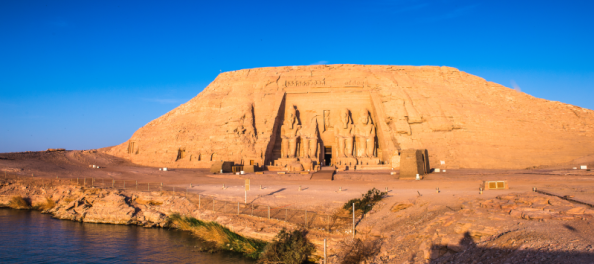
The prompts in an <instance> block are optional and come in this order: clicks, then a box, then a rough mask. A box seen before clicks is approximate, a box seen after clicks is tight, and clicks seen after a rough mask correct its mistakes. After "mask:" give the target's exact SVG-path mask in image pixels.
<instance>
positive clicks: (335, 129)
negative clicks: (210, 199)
mask: <svg viewBox="0 0 594 264" xmlns="http://www.w3.org/2000/svg"><path fill="white" fill-rule="evenodd" d="M405 149H426V150H428V153H429V157H428V158H429V161H430V162H431V164H430V166H431V167H435V168H437V167H442V168H527V167H533V166H541V165H554V164H561V163H567V162H570V161H573V160H576V159H579V158H583V157H586V156H588V155H593V154H594V111H592V110H588V109H584V108H580V107H577V106H573V105H568V104H563V103H560V102H554V101H547V100H544V99H538V98H535V97H532V96H530V95H528V94H525V93H522V92H518V91H515V90H513V89H510V88H507V87H504V86H502V85H499V84H496V83H492V82H488V81H486V80H484V79H482V78H480V77H477V76H474V75H471V74H468V73H465V72H461V71H459V70H457V69H454V68H450V67H433V66H423V67H416V66H367V65H316V66H292V67H271V68H257V69H246V70H238V71H232V72H225V73H221V74H220V75H219V76H218V77H217V78H216V79H215V80H214V81H213V82H212V83H211V84H210V85H209V86H208V87H206V88H205V89H204V91H202V92H201V93H199V94H198V95H197V96H196V97H195V98H193V99H191V100H190V101H189V102H187V103H185V104H182V105H180V106H179V107H177V108H175V109H174V110H172V111H170V112H169V113H167V114H165V115H163V116H161V117H159V118H157V119H155V120H153V121H152V122H150V123H148V124H146V125H145V126H144V127H142V128H140V129H139V130H138V131H136V132H135V133H134V135H133V136H132V137H131V138H130V139H129V140H128V141H127V142H124V143H123V144H121V145H118V146H114V147H109V148H105V149H102V151H104V152H106V153H109V154H112V155H116V156H119V157H123V158H125V159H128V160H130V161H131V162H133V163H137V164H141V165H147V166H155V167H179V168H208V167H210V166H211V164H212V163H213V162H214V161H232V162H235V163H238V164H244V165H258V166H260V167H262V168H269V169H281V170H288V171H300V170H312V169H316V168H317V167H316V166H320V165H332V166H336V167H343V168H351V169H381V168H394V167H398V164H399V159H400V155H401V153H402V151H403V150H405Z"/></svg>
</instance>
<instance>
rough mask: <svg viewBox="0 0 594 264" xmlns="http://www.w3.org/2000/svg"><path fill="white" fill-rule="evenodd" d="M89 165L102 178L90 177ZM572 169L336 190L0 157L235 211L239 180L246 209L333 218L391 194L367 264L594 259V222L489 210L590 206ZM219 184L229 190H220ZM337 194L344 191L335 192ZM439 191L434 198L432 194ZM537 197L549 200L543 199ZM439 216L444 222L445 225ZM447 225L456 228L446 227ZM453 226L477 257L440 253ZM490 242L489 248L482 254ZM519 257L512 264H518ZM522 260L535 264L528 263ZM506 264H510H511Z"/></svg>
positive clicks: (350, 177)
mask: <svg viewBox="0 0 594 264" xmlns="http://www.w3.org/2000/svg"><path fill="white" fill-rule="evenodd" d="M581 162H582V163H584V164H583V165H588V167H589V168H592V167H594V160H584V161H581ZM93 164H94V165H98V166H100V167H101V169H92V168H89V165H93ZM575 166H576V164H567V165H564V166H556V167H549V168H538V169H530V170H528V169H525V170H473V169H458V170H453V169H450V170H447V172H446V173H432V174H429V175H427V176H426V177H425V179H423V180H421V181H410V180H398V179H397V176H393V175H390V172H389V171H365V172H348V171H347V172H338V173H337V174H336V175H335V176H334V180H333V181H327V180H326V181H322V180H309V178H310V175H309V174H285V175H279V174H277V173H276V172H265V174H246V175H234V174H230V173H226V174H210V173H209V171H208V170H207V169H171V170H170V171H167V172H164V171H159V170H158V168H153V167H145V166H138V165H134V164H131V163H129V162H127V161H125V160H122V159H120V158H116V157H113V156H109V155H105V154H101V153H93V152H83V151H67V152H27V153H3V154H0V170H2V171H7V172H8V173H11V174H19V175H22V176H32V175H34V176H35V177H44V178H55V177H60V178H76V177H79V178H96V179H115V180H124V179H125V180H137V181H142V182H155V183H161V182H162V183H163V184H167V185H174V186H178V187H180V188H188V187H189V185H190V183H191V184H192V186H193V187H192V188H189V189H190V190H192V191H193V192H197V193H201V194H205V195H212V196H216V197H218V198H220V199H223V200H228V201H235V202H239V201H243V200H244V195H245V192H244V179H246V178H249V179H250V180H251V190H250V191H249V192H248V201H254V200H255V201H256V202H257V203H259V204H267V205H271V206H283V207H287V208H295V209H308V210H313V211H318V212H326V213H330V212H336V211H339V210H340V208H341V207H342V205H343V204H344V203H345V202H347V201H348V200H350V199H352V198H358V197H360V196H361V194H363V193H366V192H367V191H368V190H369V189H371V188H374V187H375V188H377V189H380V190H382V191H384V190H385V189H386V188H388V196H387V197H386V198H384V199H383V200H382V201H381V202H380V203H379V204H378V205H377V206H376V207H374V210H373V211H372V212H371V213H369V214H368V215H366V216H365V217H363V219H361V220H360V221H358V226H357V230H358V235H359V236H360V237H361V238H363V239H366V240H373V239H380V240H381V241H382V246H381V250H380V252H379V253H377V254H376V255H375V256H374V257H373V258H374V262H377V263H382V262H383V263H402V262H405V261H409V262H423V261H429V260H431V259H433V260H432V261H435V262H440V261H441V260H443V262H448V261H456V260H458V261H463V257H464V256H465V255H464V254H466V255H467V256H466V257H467V258H468V260H471V259H473V258H476V257H477V256H478V257H479V258H481V257H485V258H486V257H487V256H486V255H485V256H483V255H480V254H491V255H493V256H507V255H505V254H504V253H501V252H499V251H497V252H495V251H494V252H491V253H488V252H490V251H488V252H487V253H484V252H486V251H485V250H486V249H485V248H483V247H487V248H488V249H489V250H491V251H493V248H499V247H504V246H505V245H506V244H505V243H507V242H509V241H512V240H513V241H514V242H513V243H512V242H509V246H510V247H513V249H514V251H513V252H516V251H517V250H518V248H520V247H524V248H522V250H525V251H526V252H531V251H530V250H537V251H536V252H540V251H538V250H539V249H538V248H539V247H540V248H543V247H544V248H549V249H550V250H549V251H551V250H552V251H551V252H557V253H555V254H553V255H551V254H549V255H545V256H542V258H544V259H545V260H555V259H556V258H558V257H560V256H561V255H562V254H570V256H569V257H567V256H565V255H563V257H564V258H567V259H573V260H574V261H577V262H582V260H584V259H586V260H587V259H589V258H590V257H594V255H593V254H594V251H593V249H592V245H594V231H593V230H594V225H592V224H594V222H593V221H592V218H587V217H583V218H580V217H578V218H575V219H574V218H572V219H571V220H568V221H562V220H538V221H534V220H527V219H522V218H521V217H520V218H518V217H515V218H514V217H512V216H511V215H510V213H509V211H505V210H501V209H497V208H496V209H493V208H491V207H490V206H489V205H488V201H490V200H497V199H496V197H502V196H505V195H509V194H526V195H537V194H535V193H533V192H531V190H532V188H533V187H537V188H538V189H539V190H547V191H550V192H554V193H556V194H560V195H570V196H573V197H574V198H575V199H579V200H581V201H584V202H587V203H590V204H594V171H587V170H579V169H578V170H574V169H573V167H575ZM578 168H579V167H578ZM485 180H507V181H508V183H509V186H510V188H509V189H508V190H491V191H484V192H483V194H479V187H480V185H481V183H482V182H483V181H485ZM223 184H224V185H225V186H226V189H223V188H222V186H223ZM260 185H261V186H262V189H260ZM299 187H301V191H299ZM339 188H342V191H340V192H339V191H338V190H339ZM436 188H439V190H440V191H439V192H436ZM419 194H420V195H419ZM537 196H538V197H540V196H543V197H549V198H550V196H546V195H542V194H538V195H537ZM538 197H536V198H538ZM536 198H534V199H536ZM547 199H548V198H547ZM497 201H499V200H497ZM397 204H410V205H411V207H410V208H409V209H406V210H402V211H399V212H394V210H393V207H394V205H397ZM485 204H487V205H485ZM576 206H578V205H576ZM579 206H581V205H579ZM579 206H578V207H579ZM584 207H586V208H587V206H584ZM589 209H593V208H589ZM446 216H447V217H450V218H451V219H449V218H448V219H449V220H448V219H446V220H443V219H445V218H443V217H446ZM439 219H442V220H439ZM448 221H453V222H454V223H455V224H453V225H451V226H450V225H448V226H445V225H446V224H447V222H448ZM459 223H463V224H464V223H469V224H470V227H469V228H467V229H469V230H471V231H472V228H473V227H480V228H479V229H480V230H482V231H480V230H479V231H476V230H475V231H472V232H475V233H476V232H478V233H480V232H486V231H484V230H487V229H488V230H490V231H488V232H486V233H488V234H487V235H481V234H479V235H478V237H477V235H473V238H472V239H470V240H469V239H467V240H468V241H470V242H468V243H470V246H468V245H466V246H464V248H468V247H470V248H475V249H476V250H475V251H476V252H479V253H480V254H479V253H472V252H474V251H472V252H470V251H469V253H466V252H467V251H459V252H458V251H456V250H453V249H456V245H454V246H446V244H448V243H449V244H451V243H452V242H451V241H453V240H459V241H457V242H456V243H457V245H461V244H463V243H462V242H463V240H464V235H465V232H466V231H468V230H463V231H464V232H460V230H462V229H464V228H462V229H460V226H459ZM442 225H444V226H442ZM440 226H442V227H440ZM450 227H451V228H450ZM448 228H450V229H451V230H450V231H448V232H449V233H448V232H445V231H443V230H448ZM485 228H486V229H485ZM491 229H493V230H495V231H493V230H491ZM436 230H439V231H436ZM477 230H478V229H477ZM427 232H429V233H427ZM440 232H441V233H440ZM472 232H471V233H472ZM439 234H441V235H439ZM518 237H525V239H522V238H518ZM518 241H520V242H521V243H520V242H518ZM522 241H523V242H522ZM543 241H544V242H543ZM491 242H492V243H495V244H493V245H488V243H491ZM464 243H466V242H464ZM468 243H467V244H468ZM527 245H528V246H527ZM543 245H544V246H543ZM432 247H433V250H431V249H432ZM535 247H536V249H535ZM335 250H337V249H335ZM440 250H441V251H440ZM444 250H445V251H444ZM427 251H429V253H427ZM432 252H433V253H432ZM435 252H440V253H435ZM510 252H512V251H510ZM523 252H524V251H523ZM560 252H561V253H560ZM576 252H577V253H579V252H582V253H584V252H585V254H586V255H580V254H573V253H576ZM472 254H475V255H472ZM476 254H479V255H476ZM509 254H512V253H509ZM509 254H508V255H509ZM520 258H522V257H520ZM520 258H518V261H520V262H524V261H523V260H524V259H521V260H520ZM526 258H527V259H528V260H532V258H531V257H530V255H528V257H526ZM540 258H541V257H539V260H540ZM513 259H514V258H513V256H512V255H509V256H508V257H507V258H502V259H501V261H498V260H496V259H493V261H490V262H491V263H499V262H501V263H505V262H509V260H513ZM535 260H536V258H535ZM592 261H594V260H592ZM463 262H464V261H463ZM471 262H472V261H471ZM513 262H515V261H512V262H510V263H513ZM561 262H563V261H561ZM574 263H575V262H574ZM585 263H590V262H585Z"/></svg>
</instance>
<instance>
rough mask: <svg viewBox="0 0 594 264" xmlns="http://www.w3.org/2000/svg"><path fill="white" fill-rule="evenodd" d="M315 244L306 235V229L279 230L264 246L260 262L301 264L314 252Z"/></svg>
mask: <svg viewBox="0 0 594 264" xmlns="http://www.w3.org/2000/svg"><path fill="white" fill-rule="evenodd" d="M314 250H315V247H314V245H313V244H312V243H311V242H309V240H308V239H307V238H306V237H305V231H304V230H294V231H292V232H287V231H286V230H285V229H284V228H283V229H282V230H281V231H280V232H278V234H277V235H276V237H275V238H274V239H273V241H272V242H270V243H268V245H267V246H266V247H265V248H264V252H262V255H261V257H260V261H259V262H260V263H285V264H301V263H304V262H306V261H307V259H308V258H309V256H310V255H311V254H312V253H313V252H314Z"/></svg>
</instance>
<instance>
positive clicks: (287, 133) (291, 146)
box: [281, 107, 301, 158]
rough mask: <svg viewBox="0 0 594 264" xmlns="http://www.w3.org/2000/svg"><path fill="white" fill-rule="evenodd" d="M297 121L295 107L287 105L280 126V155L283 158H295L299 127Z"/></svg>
mask: <svg viewBox="0 0 594 264" xmlns="http://www.w3.org/2000/svg"><path fill="white" fill-rule="evenodd" d="M298 123H299V122H298V120H297V113H296V111H295V107H289V110H288V113H287V116H286V117H285V122H284V124H283V126H282V127H281V138H282V147H281V156H282V157H283V158H295V151H296V150H297V140H298V139H299V130H300V129H301V125H298Z"/></svg>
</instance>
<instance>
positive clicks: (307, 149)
mask: <svg viewBox="0 0 594 264" xmlns="http://www.w3.org/2000/svg"><path fill="white" fill-rule="evenodd" d="M318 138H319V137H318V121H317V118H316V115H313V114H312V115H311V116H310V117H309V122H308V123H307V124H305V125H304V126H303V128H302V129H301V145H302V146H303V158H308V159H317V158H318V157H317V155H316V153H317V151H318Z"/></svg>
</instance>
